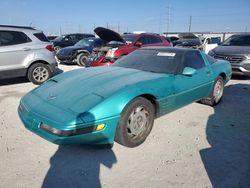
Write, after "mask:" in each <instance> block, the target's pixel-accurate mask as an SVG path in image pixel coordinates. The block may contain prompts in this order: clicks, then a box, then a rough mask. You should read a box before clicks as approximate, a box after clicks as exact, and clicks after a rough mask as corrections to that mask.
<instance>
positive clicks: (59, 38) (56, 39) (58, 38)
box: [54, 35, 65, 41]
mask: <svg viewBox="0 0 250 188" xmlns="http://www.w3.org/2000/svg"><path fill="white" fill-rule="evenodd" d="M64 38H65V35H61V36H58V37H56V38H55V40H54V41H62V40H63V39H64Z"/></svg>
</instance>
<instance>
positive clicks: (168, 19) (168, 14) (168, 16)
mask: <svg viewBox="0 0 250 188" xmlns="http://www.w3.org/2000/svg"><path fill="white" fill-rule="evenodd" d="M170 10H171V9H170V6H167V32H168V31H169V28H170V15H171V14H170Z"/></svg>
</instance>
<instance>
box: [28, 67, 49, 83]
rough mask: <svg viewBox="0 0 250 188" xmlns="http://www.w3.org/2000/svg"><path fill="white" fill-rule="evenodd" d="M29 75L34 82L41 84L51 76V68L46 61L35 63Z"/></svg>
mask: <svg viewBox="0 0 250 188" xmlns="http://www.w3.org/2000/svg"><path fill="white" fill-rule="evenodd" d="M27 77H28V79H29V81H31V82H32V83H34V84H36V85H40V84H42V83H43V82H45V81H46V80H48V79H49V78H50V77H51V70H50V68H49V67H48V66H47V65H45V64H44V63H35V64H33V65H32V66H31V67H30V68H29V69H28V72H27Z"/></svg>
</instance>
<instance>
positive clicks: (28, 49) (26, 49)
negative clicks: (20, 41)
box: [23, 48, 31, 51]
mask: <svg viewBox="0 0 250 188" xmlns="http://www.w3.org/2000/svg"><path fill="white" fill-rule="evenodd" d="M30 50H31V48H23V51H30Z"/></svg>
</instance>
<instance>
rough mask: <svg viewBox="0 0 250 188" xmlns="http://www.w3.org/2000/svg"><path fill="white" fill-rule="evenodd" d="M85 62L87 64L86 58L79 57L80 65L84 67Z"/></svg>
mask: <svg viewBox="0 0 250 188" xmlns="http://www.w3.org/2000/svg"><path fill="white" fill-rule="evenodd" d="M86 62H87V58H86V57H85V56H81V58H80V63H81V65H82V66H85V64H86Z"/></svg>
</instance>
